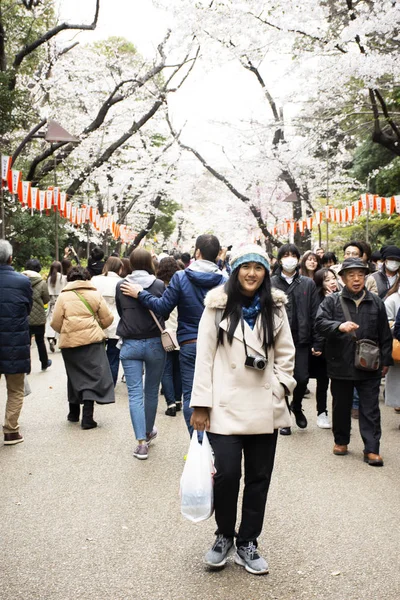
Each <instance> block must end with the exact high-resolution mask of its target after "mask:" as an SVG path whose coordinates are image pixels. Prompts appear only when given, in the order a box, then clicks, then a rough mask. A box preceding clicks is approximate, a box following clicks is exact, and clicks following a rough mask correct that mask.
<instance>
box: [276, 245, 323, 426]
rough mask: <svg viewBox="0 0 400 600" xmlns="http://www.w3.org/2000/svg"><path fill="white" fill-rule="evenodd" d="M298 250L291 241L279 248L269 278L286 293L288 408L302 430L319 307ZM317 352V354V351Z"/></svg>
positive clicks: (315, 293) (313, 284)
mask: <svg viewBox="0 0 400 600" xmlns="http://www.w3.org/2000/svg"><path fill="white" fill-rule="evenodd" d="M299 259H300V252H299V250H298V248H297V246H295V245H294V244H284V245H283V246H281V247H280V248H279V252H278V263H279V266H278V267H277V269H276V271H275V274H274V275H273V276H272V277H271V285H272V287H275V288H277V289H278V290H282V291H283V292H285V294H287V297H288V303H287V305H286V312H287V315H288V319H289V325H290V329H291V332H292V336H293V342H294V345H295V348H296V357H295V366H294V374H293V377H294V378H295V380H296V382H297V385H296V388H295V390H294V392H293V401H292V404H291V409H292V412H293V414H294V417H295V419H296V424H297V426H298V427H300V428H301V429H305V428H306V427H307V419H306V416H305V414H304V413H303V410H302V402H303V398H304V394H305V392H306V389H307V383H308V379H309V366H308V363H309V356H310V352H311V348H312V346H313V330H314V320H315V315H316V314H317V310H318V304H319V299H318V294H317V288H316V287H315V283H314V282H313V280H312V279H310V278H309V277H303V276H302V275H300V273H299V269H298V265H299ZM318 354H320V353H318ZM280 433H281V435H290V434H291V429H290V427H283V428H282V429H281V430H280Z"/></svg>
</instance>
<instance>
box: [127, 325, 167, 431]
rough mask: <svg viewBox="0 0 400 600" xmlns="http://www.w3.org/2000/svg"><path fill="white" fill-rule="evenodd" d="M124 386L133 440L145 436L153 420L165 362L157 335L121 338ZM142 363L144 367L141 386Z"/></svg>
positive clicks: (150, 429) (151, 426)
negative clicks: (140, 337)
mask: <svg viewBox="0 0 400 600" xmlns="http://www.w3.org/2000/svg"><path fill="white" fill-rule="evenodd" d="M120 359H121V362H122V366H123V368H124V373H125V379H126V385H127V388H128V398H129V411H130V414H131V421H132V425H133V429H134V432H135V436H136V439H137V440H145V439H146V434H148V433H151V431H152V430H153V427H154V421H155V420H156V413H157V405H158V390H159V387H160V381H161V377H162V374H163V371H164V365H165V350H164V348H163V347H162V344H161V340H160V338H158V337H157V338H148V339H144V340H129V339H126V340H124V343H123V345H122V348H121V351H120ZM143 365H144V367H145V378H144V390H143Z"/></svg>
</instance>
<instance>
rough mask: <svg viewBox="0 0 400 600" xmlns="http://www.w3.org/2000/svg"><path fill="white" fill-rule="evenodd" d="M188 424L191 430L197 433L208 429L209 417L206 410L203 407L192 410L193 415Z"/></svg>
mask: <svg viewBox="0 0 400 600" xmlns="http://www.w3.org/2000/svg"><path fill="white" fill-rule="evenodd" d="M190 424H191V425H192V427H193V429H197V430H198V431H204V430H205V429H208V428H209V427H210V415H209V412H208V408H204V407H203V406H197V407H195V408H194V409H193V414H192V416H191V417H190Z"/></svg>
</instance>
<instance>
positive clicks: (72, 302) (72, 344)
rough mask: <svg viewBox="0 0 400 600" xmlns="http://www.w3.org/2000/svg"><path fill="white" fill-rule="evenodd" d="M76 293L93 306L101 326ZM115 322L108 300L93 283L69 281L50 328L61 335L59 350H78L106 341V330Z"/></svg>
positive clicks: (59, 298)
mask: <svg viewBox="0 0 400 600" xmlns="http://www.w3.org/2000/svg"><path fill="white" fill-rule="evenodd" d="M73 290H76V291H77V292H79V293H80V294H81V295H82V296H83V297H84V298H85V300H86V301H87V302H88V303H89V304H90V306H91V307H92V309H93V312H94V313H95V314H96V316H97V319H98V321H99V322H100V323H101V326H100V325H99V324H98V322H97V321H96V319H95V318H94V317H93V315H92V313H91V312H90V311H89V309H88V308H87V307H86V306H85V304H84V303H83V302H82V300H81V299H80V298H79V297H78V296H77V295H76V294H75V292H74V291H73ZM113 319H114V317H113V315H112V313H111V311H110V309H109V308H108V306H107V304H106V302H105V300H104V299H103V297H102V296H101V294H100V293H99V292H98V291H97V290H96V288H95V287H94V285H93V284H92V283H91V282H90V281H70V282H69V283H67V285H66V286H65V288H64V289H63V290H62V292H61V294H60V295H59V297H58V299H57V302H56V305H55V307H54V313H53V319H52V321H51V327H52V328H53V329H54V330H55V331H58V333H60V341H59V347H60V348H76V347H77V346H86V345H87V344H94V343H95V342H102V341H103V340H105V338H106V336H105V334H104V331H103V329H105V328H106V327H109V326H110V325H111V323H112V322H113Z"/></svg>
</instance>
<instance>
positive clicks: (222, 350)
mask: <svg viewBox="0 0 400 600" xmlns="http://www.w3.org/2000/svg"><path fill="white" fill-rule="evenodd" d="M231 267H232V274H231V276H230V278H229V280H228V281H227V282H226V283H225V285H224V286H220V287H217V288H215V289H213V290H211V291H210V292H209V293H208V294H207V296H206V299H205V306H206V308H205V311H204V313H203V316H202V318H201V321H200V326H199V333H198V338H197V358H196V370H195V376H194V383H193V392H192V400H191V406H192V407H193V415H192V421H191V422H192V425H193V427H194V429H198V430H204V429H208V431H209V435H208V437H209V440H210V442H211V445H212V448H213V450H214V454H215V467H216V470H217V472H216V475H215V477H214V506H215V519H216V522H217V538H216V540H215V542H214V544H213V546H212V548H211V549H210V550H209V551H208V552H207V554H206V556H205V562H206V564H207V565H209V566H210V567H211V568H222V567H224V566H225V564H226V561H227V557H228V555H229V553H230V551H231V549H232V548H233V544H234V538H235V537H236V534H235V530H236V514H237V504H238V495H239V487H240V485H239V483H240V478H241V463H242V456H243V455H244V458H245V462H244V465H245V467H244V468H245V489H244V494H243V507H242V511H241V514H242V520H241V523H240V526H239V530H238V534H237V540H236V555H235V562H236V563H237V564H238V565H241V566H242V567H244V568H245V569H246V570H247V571H248V572H250V573H253V574H254V575H262V574H264V573H268V565H267V562H266V561H265V559H264V558H263V557H262V556H261V555H260V553H259V552H258V549H257V538H258V537H259V535H260V534H261V530H262V524H263V519H264V511H265V505H266V501H267V495H268V488H269V484H270V480H271V475H272V470H273V464H274V457H275V448H276V442H277V433H278V428H279V427H288V426H289V425H291V418H290V414H289V409H288V404H287V402H286V398H285V397H286V396H287V395H289V394H290V392H291V390H293V388H294V386H295V380H294V379H293V376H292V375H293V367H294V346H293V340H292V336H291V333H290V328H289V323H288V320H287V316H286V311H285V308H284V304H285V302H286V296H285V294H283V293H282V292H281V291H280V290H271V283H270V278H269V268H270V266H269V260H268V255H267V253H266V252H265V251H264V250H263V249H262V248H260V246H256V245H253V244H251V245H246V246H242V247H239V248H237V249H234V250H232V253H231ZM217 323H218V327H216V324H217Z"/></svg>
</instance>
